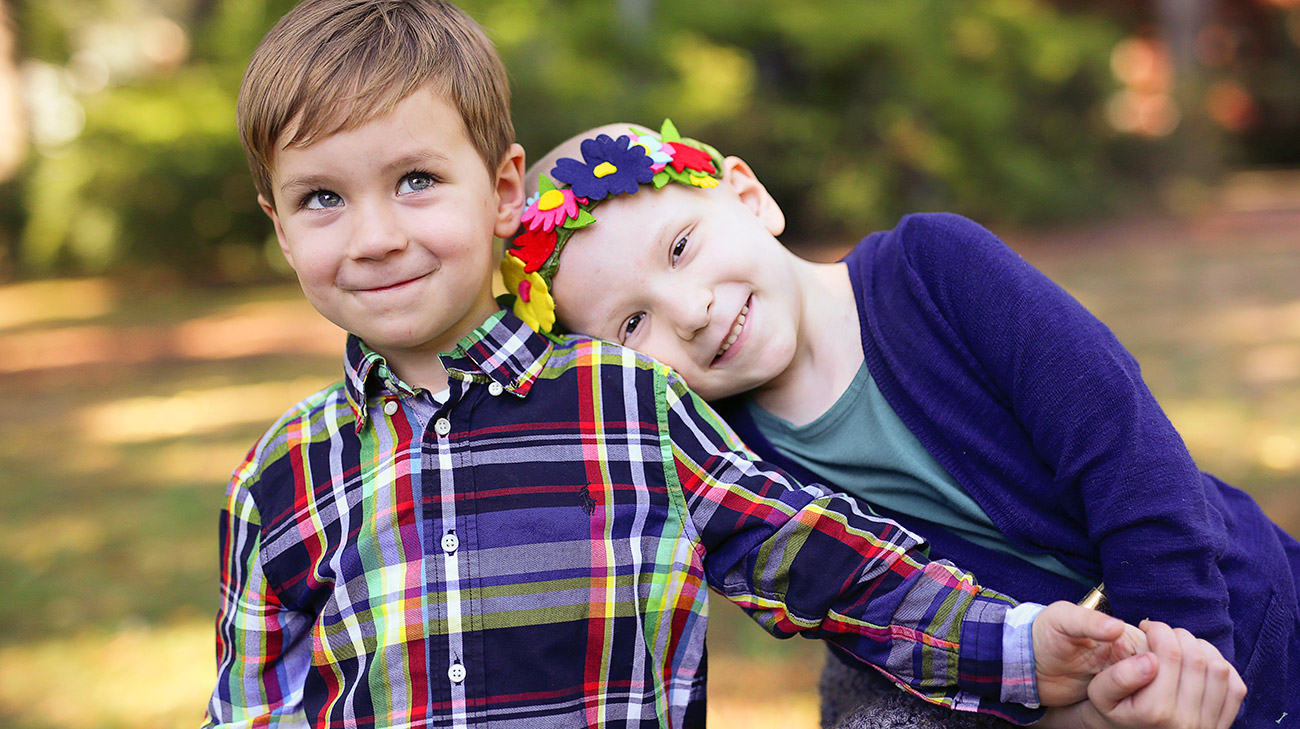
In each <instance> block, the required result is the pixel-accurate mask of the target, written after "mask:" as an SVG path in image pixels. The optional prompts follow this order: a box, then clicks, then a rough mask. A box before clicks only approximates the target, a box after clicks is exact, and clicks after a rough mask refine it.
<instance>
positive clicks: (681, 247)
mask: <svg viewBox="0 0 1300 729" xmlns="http://www.w3.org/2000/svg"><path fill="white" fill-rule="evenodd" d="M686 242H687V238H686V236H682V237H681V238H680V239H678V241H677V242H676V243H674V244H673V250H672V255H671V261H672V264H673V265H674V266H676V265H677V259H678V258H681V256H682V253H684V252H685V251H686Z"/></svg>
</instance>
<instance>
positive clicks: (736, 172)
mask: <svg viewBox="0 0 1300 729" xmlns="http://www.w3.org/2000/svg"><path fill="white" fill-rule="evenodd" d="M722 180H723V182H726V183H727V184H728V185H729V186H730V187H731V189H733V190H735V191H736V195H737V196H739V197H740V201H741V202H742V203H744V204H745V207H747V208H749V209H750V211H751V212H753V213H754V216H755V217H757V218H758V219H759V220H760V221H762V223H763V227H765V228H767V232H769V233H771V234H772V235H773V236H778V235H781V234H782V233H784V232H785V213H783V212H781V206H780V205H777V204H776V200H774V199H773V198H772V196H771V194H769V193H768V191H767V188H766V187H763V183H762V182H759V180H758V175H756V174H754V170H752V169H750V167H749V165H748V164H747V163H746V162H745V160H743V159H741V158H739V157H727V158H725V159H723V160H722Z"/></svg>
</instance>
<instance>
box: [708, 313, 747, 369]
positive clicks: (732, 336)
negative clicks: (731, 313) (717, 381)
mask: <svg viewBox="0 0 1300 729" xmlns="http://www.w3.org/2000/svg"><path fill="white" fill-rule="evenodd" d="M747 314H749V302H748V301H746V302H745V305H744V306H742V307H740V313H739V314H737V315H736V321H734V322H732V324H731V331H730V332H728V333H727V338H726V339H725V340H723V342H722V346H721V347H718V353H717V354H716V355H714V357H713V361H714V362H717V361H718V360H719V359H721V358H722V355H724V354H726V353H727V350H728V349H731V345H733V344H735V343H736V338H737V337H739V336H740V332H741V330H743V329H744V328H745V316H746V315H747Z"/></svg>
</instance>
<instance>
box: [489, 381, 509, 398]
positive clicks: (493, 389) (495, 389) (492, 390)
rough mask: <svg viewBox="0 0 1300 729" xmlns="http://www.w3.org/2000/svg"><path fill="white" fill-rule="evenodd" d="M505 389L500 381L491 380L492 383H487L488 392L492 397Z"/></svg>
mask: <svg viewBox="0 0 1300 729" xmlns="http://www.w3.org/2000/svg"><path fill="white" fill-rule="evenodd" d="M505 391H506V388H504V387H502V386H501V383H500V382H493V383H492V384H490V385H488V394H489V395H491V396H492V397H496V396H497V395H500V394H501V393H503V392H505Z"/></svg>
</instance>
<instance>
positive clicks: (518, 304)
mask: <svg viewBox="0 0 1300 729" xmlns="http://www.w3.org/2000/svg"><path fill="white" fill-rule="evenodd" d="M580 149H581V151H582V161H579V160H576V159H574V158H572V157H564V158H562V159H560V160H558V161H557V162H556V163H555V168H554V169H552V170H551V176H550V177H547V176H546V175H545V174H542V175H539V176H538V179H537V193H536V194H534V195H533V196H532V197H530V198H529V199H528V203H527V207H526V208H525V210H524V215H523V219H522V221H521V228H522V230H521V232H520V233H519V234H518V235H516V236H515V238H514V240H513V242H512V247H511V248H510V250H508V251H506V255H505V256H503V257H502V259H501V275H502V278H504V279H505V284H506V288H507V289H508V290H509V293H510V294H511V295H513V296H514V297H515V302H514V312H515V315H516V316H518V317H519V318H520V319H522V320H523V321H524V322H525V323H526V324H528V326H530V327H532V328H533V329H535V330H537V331H539V332H544V333H550V332H551V331H552V330H553V329H554V328H555V299H554V298H553V297H552V296H551V281H552V279H554V278H555V272H556V270H558V269H559V267H560V251H561V250H562V249H563V248H564V244H565V243H567V242H568V240H569V238H570V237H572V236H573V234H574V232H576V231H578V230H581V229H582V228H585V227H587V226H588V225H591V224H592V223H594V222H596V217H595V216H594V215H592V214H591V211H592V210H593V209H594V208H595V207H596V206H597V205H599V204H600V203H601V201H603V200H605V199H607V198H610V197H613V196H615V195H632V194H635V193H636V192H637V191H639V190H640V189H641V186H642V185H653V186H654V188H655V189H656V190H657V189H659V188H661V187H663V186H664V185H667V184H668V183H669V182H678V183H681V184H683V185H690V186H692V187H700V188H705V189H708V188H712V187H717V186H718V180H719V179H721V177H722V156H721V155H719V154H718V151H717V150H716V149H714V148H713V147H710V146H709V145H707V144H704V143H703V142H700V141H697V140H694V139H683V138H682V135H681V134H679V133H678V132H677V127H675V126H673V123H672V121H671V120H669V119H665V120H664V123H663V126H662V127H661V128H660V131H659V135H658V136H655V135H654V134H643V133H642V132H641V131H640V130H637V129H630V130H629V133H628V134H623V135H620V136H619V137H618V138H617V139H611V138H610V137H609V135H607V134H601V135H599V136H597V137H596V138H594V139H584V140H583V141H582V144H581V146H580ZM552 178H554V179H552ZM557 180H558V181H559V182H561V183H567V184H568V187H560V186H559V185H558V184H556V181H557Z"/></svg>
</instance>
